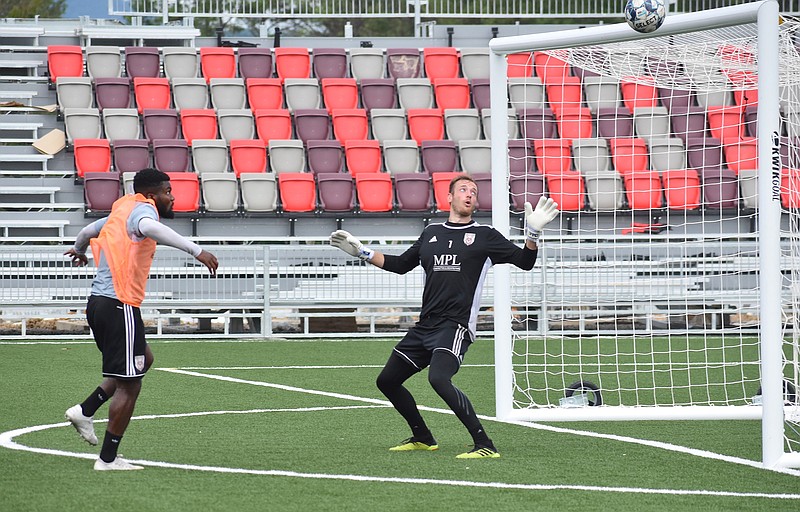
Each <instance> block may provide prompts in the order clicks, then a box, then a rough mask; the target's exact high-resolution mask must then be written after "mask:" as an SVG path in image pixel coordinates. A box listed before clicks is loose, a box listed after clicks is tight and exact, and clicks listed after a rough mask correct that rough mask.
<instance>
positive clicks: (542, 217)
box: [525, 196, 558, 243]
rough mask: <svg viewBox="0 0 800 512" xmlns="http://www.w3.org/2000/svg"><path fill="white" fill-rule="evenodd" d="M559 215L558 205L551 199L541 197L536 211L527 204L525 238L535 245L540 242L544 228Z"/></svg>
mask: <svg viewBox="0 0 800 512" xmlns="http://www.w3.org/2000/svg"><path fill="white" fill-rule="evenodd" d="M557 215H558V203H556V202H555V201H553V200H552V199H550V198H549V197H544V196H542V197H540V198H539V202H538V203H537V204H536V209H535V210H534V209H533V208H532V207H531V203H527V202H526V203H525V238H526V239H527V240H529V241H531V242H533V243H537V242H538V241H539V235H541V234H542V230H543V229H544V227H545V226H546V225H547V224H548V223H549V222H550V221H551V220H553V219H555V218H556V216H557Z"/></svg>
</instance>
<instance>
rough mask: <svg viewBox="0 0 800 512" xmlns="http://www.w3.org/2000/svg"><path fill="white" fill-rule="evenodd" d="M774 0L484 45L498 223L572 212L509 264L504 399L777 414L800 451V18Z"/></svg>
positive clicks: (501, 310) (533, 409)
mask: <svg viewBox="0 0 800 512" xmlns="http://www.w3.org/2000/svg"><path fill="white" fill-rule="evenodd" d="M772 4H773V2H758V3H756V4H748V5H746V6H737V7H734V8H723V9H715V10H711V11H706V12H704V13H702V16H699V17H698V15H697V13H695V14H692V15H676V16H671V17H668V18H667V21H666V22H665V24H664V26H662V27H661V28H660V29H659V30H657V31H656V32H655V33H654V34H648V35H644V34H637V33H636V32H634V31H633V30H631V29H629V28H628V27H627V25H624V24H622V25H611V26H606V27H592V28H589V29H581V30H572V31H564V32H556V33H548V34H546V37H544V36H537V35H533V36H519V37H514V38H502V39H497V40H494V41H493V42H492V44H491V45H490V46H491V49H492V78H491V85H492V114H493V118H492V120H491V122H492V124H491V127H492V134H493V135H494V136H493V138H492V150H493V167H494V169H495V171H494V172H495V175H494V178H495V180H494V181H495V183H494V184H493V187H494V188H493V191H494V197H495V200H494V202H493V205H494V206H493V223H494V224H495V225H496V226H497V227H498V228H500V229H506V230H507V232H508V233H509V234H510V235H511V236H515V235H516V236H520V237H522V236H523V233H522V231H521V229H522V224H523V221H522V216H521V211H522V208H523V204H524V202H525V201H528V202H531V203H532V204H534V205H535V204H536V201H537V200H538V197H539V196H541V195H542V194H544V195H547V196H549V197H552V198H553V199H554V200H555V201H556V202H557V203H558V204H559V205H560V206H559V209H560V210H561V214H560V216H559V218H558V219H557V220H556V221H554V222H553V224H552V225H550V226H548V228H547V229H546V230H545V233H544V235H543V238H542V243H541V244H540V249H539V259H538V262H537V265H536V267H535V269H534V271H532V272H527V273H524V272H516V271H510V270H508V269H503V268H497V269H496V270H495V276H496V277H495V279H496V280H497V281H496V283H497V284H496V287H495V288H496V291H497V292H499V293H498V295H497V298H496V308H495V309H496V315H497V318H496V344H497V349H496V356H497V414H498V417H503V418H508V419H520V420H543V421H564V420H615V419H737V418H740V419H756V418H762V416H763V417H765V418H768V417H771V418H773V419H772V420H769V421H772V422H773V423H775V424H776V425H773V426H772V427H770V428H771V429H772V430H770V432H773V433H774V432H776V431H777V430H776V429H780V430H779V433H780V434H783V435H782V436H781V437H782V439H783V440H782V442H780V443H777V444H776V443H772V445H771V447H770V448H769V449H770V450H772V451H773V452H776V451H777V450H778V449H779V448H780V449H781V453H783V452H789V453H791V452H794V453H797V452H800V434H798V431H799V430H800V429H799V428H798V422H800V411H798V403H800V400H798V397H797V389H798V387H800V382H798V371H799V369H800V364H799V362H798V361H800V359H799V357H798V353H799V351H800V350H799V349H798V339H797V336H798V334H797V333H798V328H797V318H796V315H797V312H796V310H797V305H798V292H800V285H798V283H797V282H796V281H795V280H794V276H795V275H797V274H796V272H797V270H798V265H800V243H799V242H800V240H799V239H798V227H799V226H798V220H800V219H798V208H800V20H797V19H793V18H787V17H784V18H782V19H781V22H782V23H781V24H780V25H779V23H778V21H777V18H778V16H777V7H774V6H773V5H772ZM762 5H767V6H768V9H767V14H764V13H763V12H762V13H761V14H759V12H760V9H759V8H760V7H762ZM770 9H772V10H770ZM761 11H763V9H761ZM770 15H771V16H772V18H771V25H770V21H768V20H769V19H770V18H769V16H770ZM759 16H761V18H760V19H761V21H758V20H759ZM698 19H701V20H702V23H700V22H698V21H697V20H698ZM703 25H705V26H709V27H714V28H711V29H703ZM765 34H769V35H768V37H765ZM759 50H760V52H761V53H759ZM765 56H766V57H765ZM773 76H775V77H776V78H775V79H768V78H772V77H773ZM759 77H762V78H763V79H762V80H759ZM506 112H507V115H503V113H506ZM495 117H496V118H497V119H495ZM495 134H496V135H495ZM502 169H505V170H506V176H505V178H506V180H503V179H502V177H503V176H502V174H498V170H502ZM498 178H500V179H498ZM508 191H510V196H509V194H508ZM504 196H509V197H510V199H509V200H508V202H505V201H504V200H501V201H498V200H497V197H501V198H502V197H504ZM509 209H510V211H511V212H513V214H512V215H511V222H510V223H507V224H505V225H504V222H507V221H505V219H504V218H508V217H509V215H508V211H509ZM505 283H507V284H508V286H503V285H502V284H505ZM509 318H510V319H511V321H508V319H509ZM767 369H768V370H767ZM762 389H763V391H762ZM770 404H772V405H770ZM770 411H772V412H770ZM784 419H785V421H784ZM765 421H767V420H766V419H765ZM765 432H767V430H765ZM765 436H766V434H765ZM776 445H777V446H778V447H777V448H776V447H775V446H776ZM766 450H767V448H765V459H767V458H769V459H775V458H776V457H778V455H779V454H778V455H774V454H773V455H770V456H767V455H766ZM765 462H766V460H765ZM772 462H774V460H772ZM792 464H793V465H800V459H797V460H794V461H793V462H792Z"/></svg>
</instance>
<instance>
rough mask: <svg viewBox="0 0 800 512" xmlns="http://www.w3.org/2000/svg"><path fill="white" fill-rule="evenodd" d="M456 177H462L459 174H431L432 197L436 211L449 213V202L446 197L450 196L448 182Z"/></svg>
mask: <svg viewBox="0 0 800 512" xmlns="http://www.w3.org/2000/svg"><path fill="white" fill-rule="evenodd" d="M456 176H462V173H460V172H434V173H433V174H431V179H432V180H433V197H434V201H435V202H436V209H437V210H439V211H442V212H448V211H450V201H448V199H447V196H448V195H449V194H450V181H451V180H452V179H453V178H455V177H456Z"/></svg>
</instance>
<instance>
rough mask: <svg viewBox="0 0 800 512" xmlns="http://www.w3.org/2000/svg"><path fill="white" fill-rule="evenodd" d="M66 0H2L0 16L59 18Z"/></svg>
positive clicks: (64, 7) (0, 2) (65, 7)
mask: <svg viewBox="0 0 800 512" xmlns="http://www.w3.org/2000/svg"><path fill="white" fill-rule="evenodd" d="M66 9H67V0H2V1H0V18H33V17H36V16H39V17H41V18H60V17H61V16H63V15H64V11H65V10H66Z"/></svg>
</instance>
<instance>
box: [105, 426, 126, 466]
mask: <svg viewBox="0 0 800 512" xmlns="http://www.w3.org/2000/svg"><path fill="white" fill-rule="evenodd" d="M121 441H122V436H115V435H114V434H112V433H111V432H109V431H108V430H106V437H105V439H103V449H102V450H100V458H101V459H102V460H103V462H111V461H112V460H114V459H116V458H117V450H118V449H119V443H120V442H121Z"/></svg>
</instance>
